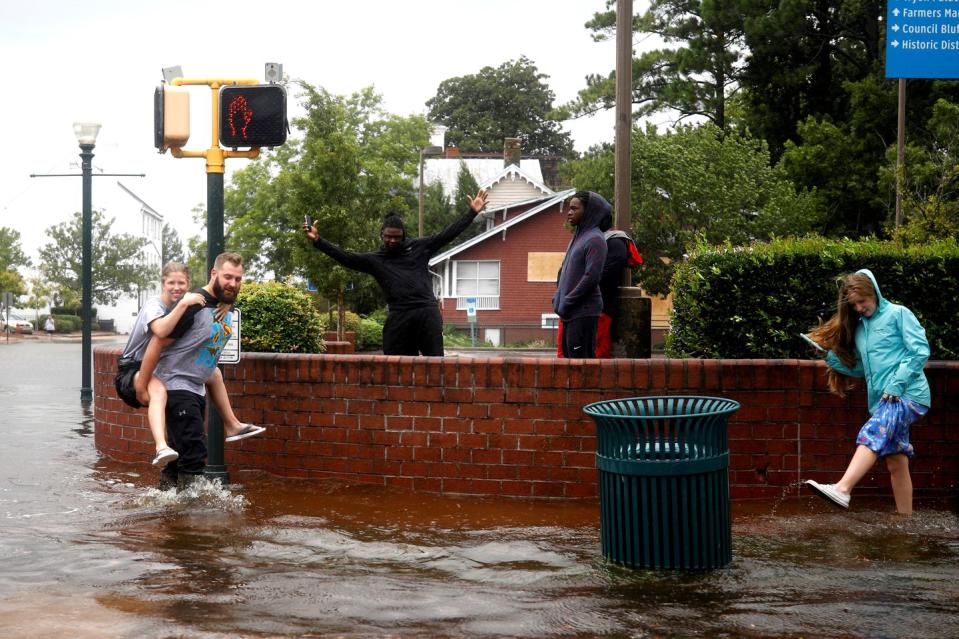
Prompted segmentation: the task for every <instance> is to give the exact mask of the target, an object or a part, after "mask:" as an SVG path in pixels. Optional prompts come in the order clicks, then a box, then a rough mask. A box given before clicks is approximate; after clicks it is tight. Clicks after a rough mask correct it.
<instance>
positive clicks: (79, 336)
mask: <svg viewBox="0 0 959 639" xmlns="http://www.w3.org/2000/svg"><path fill="white" fill-rule="evenodd" d="M126 338H127V336H126V335H125V334H120V333H112V332H107V331H93V333H92V334H91V335H90V339H91V340H92V341H94V342H111V341H122V340H126ZM82 341H83V332H82V331H73V332H71V333H54V334H53V336H52V337H50V336H49V335H47V334H46V333H45V332H43V331H39V332H38V331H34V332H33V333H32V334H29V335H24V334H22V333H10V335H9V337H8V336H7V334H5V333H0V346H3V345H4V344H7V343H10V344H17V343H20V342H48V343H49V342H54V343H61V344H62V343H72V342H77V343H79V342H82Z"/></svg>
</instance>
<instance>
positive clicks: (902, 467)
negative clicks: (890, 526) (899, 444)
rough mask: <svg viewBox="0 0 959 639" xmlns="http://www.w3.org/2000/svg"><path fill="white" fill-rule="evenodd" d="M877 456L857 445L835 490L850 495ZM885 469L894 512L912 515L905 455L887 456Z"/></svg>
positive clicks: (910, 483)
mask: <svg viewBox="0 0 959 639" xmlns="http://www.w3.org/2000/svg"><path fill="white" fill-rule="evenodd" d="M877 458H878V455H876V453H874V452H873V451H871V450H869V448H867V447H866V446H863V445H861V444H860V445H859V446H857V447H856V452H855V454H854V455H853V456H852V460H851V461H850V462H849V466H848V467H846V472H845V474H843V476H842V479H840V480H839V481H838V482H837V483H836V490H838V491H839V492H841V493H843V494H846V495H848V494H850V493H851V492H852V489H853V488H855V487H856V484H858V483H859V482H860V481H861V480H862V478H863V477H865V476H866V473H868V472H869V469H871V468H872V467H873V464H875V463H876V459H877ZM886 468H888V469H889V476H890V480H891V482H892V494H893V496H894V497H895V498H896V511H897V512H899V514H901V515H911V514H912V477H911V476H910V474H909V458H908V457H906V456H905V455H889V456H888V457H886Z"/></svg>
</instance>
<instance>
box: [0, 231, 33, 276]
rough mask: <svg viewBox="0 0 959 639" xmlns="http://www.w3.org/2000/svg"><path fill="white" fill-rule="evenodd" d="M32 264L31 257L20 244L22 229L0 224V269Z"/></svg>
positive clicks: (13, 268)
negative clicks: (18, 229)
mask: <svg viewBox="0 0 959 639" xmlns="http://www.w3.org/2000/svg"><path fill="white" fill-rule="evenodd" d="M21 266H30V258H28V257H27V256H26V255H25V254H24V253H23V248H22V247H21V246H20V231H17V230H14V229H11V228H8V227H6V226H0V271H7V270H16V269H17V268H18V267H21Z"/></svg>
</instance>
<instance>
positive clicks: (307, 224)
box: [303, 215, 313, 228]
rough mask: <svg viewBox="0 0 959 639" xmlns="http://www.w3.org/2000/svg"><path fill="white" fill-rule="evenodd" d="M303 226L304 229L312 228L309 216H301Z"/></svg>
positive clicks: (311, 220)
mask: <svg viewBox="0 0 959 639" xmlns="http://www.w3.org/2000/svg"><path fill="white" fill-rule="evenodd" d="M303 226H305V227H307V228H309V227H311V226H313V218H312V217H310V216H309V215H304V216H303Z"/></svg>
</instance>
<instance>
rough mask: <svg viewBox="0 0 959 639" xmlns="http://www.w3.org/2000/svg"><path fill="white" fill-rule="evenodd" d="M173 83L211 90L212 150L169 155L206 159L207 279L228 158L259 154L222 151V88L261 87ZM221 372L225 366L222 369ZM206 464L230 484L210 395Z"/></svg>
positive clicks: (219, 241) (219, 81) (219, 235)
mask: <svg viewBox="0 0 959 639" xmlns="http://www.w3.org/2000/svg"><path fill="white" fill-rule="evenodd" d="M170 84H172V85H173V86H183V85H204V84H205V85H207V86H209V87H210V90H211V91H210V93H211V98H212V99H211V104H212V110H211V113H212V114H213V115H212V125H213V126H212V129H213V134H212V140H211V143H210V148H209V149H207V150H205V151H189V150H185V149H182V148H179V147H171V148H170V153H171V154H172V155H173V157H175V158H204V159H205V160H206V200H207V203H206V267H207V276H208V277H209V272H210V270H212V269H213V260H215V259H216V256H217V255H219V254H220V253H222V252H223V247H224V242H223V172H224V169H225V162H226V158H250V159H252V158H255V157H258V156H259V155H260V149H259V147H257V148H252V149H250V150H248V151H236V150H226V149H222V148H220V127H219V120H220V87H222V86H224V85H236V84H259V81H258V80H250V79H223V78H206V79H186V78H174V79H173V80H172V81H171V82H170ZM221 371H222V366H221ZM207 413H208V415H209V417H208V418H207V465H206V469H205V470H204V474H205V475H206V476H207V477H210V478H212V479H219V480H220V481H221V482H222V483H224V484H228V483H229V482H230V475H229V473H228V472H227V470H226V464H225V463H224V459H223V420H222V418H221V417H220V414H219V413H217V411H216V408H215V407H214V406H213V402H211V401H210V400H209V395H208V396H207Z"/></svg>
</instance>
